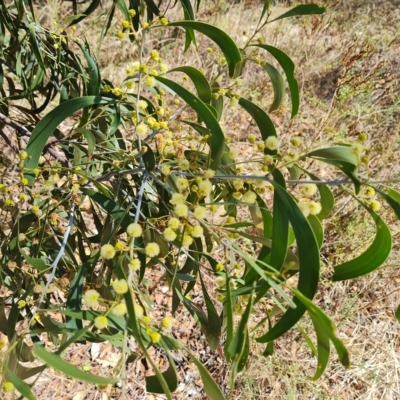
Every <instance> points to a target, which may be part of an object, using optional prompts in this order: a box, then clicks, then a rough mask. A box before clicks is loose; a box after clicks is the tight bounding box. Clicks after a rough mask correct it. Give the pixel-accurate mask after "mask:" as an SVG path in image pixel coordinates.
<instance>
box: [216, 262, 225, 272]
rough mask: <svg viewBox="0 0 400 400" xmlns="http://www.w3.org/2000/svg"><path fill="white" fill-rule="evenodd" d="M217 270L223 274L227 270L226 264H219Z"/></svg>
mask: <svg viewBox="0 0 400 400" xmlns="http://www.w3.org/2000/svg"><path fill="white" fill-rule="evenodd" d="M215 270H216V271H217V272H222V271H224V270H225V267H224V264H221V263H218V264H217V265H216V266H215Z"/></svg>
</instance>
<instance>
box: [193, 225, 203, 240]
mask: <svg viewBox="0 0 400 400" xmlns="http://www.w3.org/2000/svg"><path fill="white" fill-rule="evenodd" d="M203 234H204V230H203V228H202V227H201V226H200V225H196V226H194V227H193V230H192V232H190V235H191V236H192V237H194V238H200V237H202V236H203Z"/></svg>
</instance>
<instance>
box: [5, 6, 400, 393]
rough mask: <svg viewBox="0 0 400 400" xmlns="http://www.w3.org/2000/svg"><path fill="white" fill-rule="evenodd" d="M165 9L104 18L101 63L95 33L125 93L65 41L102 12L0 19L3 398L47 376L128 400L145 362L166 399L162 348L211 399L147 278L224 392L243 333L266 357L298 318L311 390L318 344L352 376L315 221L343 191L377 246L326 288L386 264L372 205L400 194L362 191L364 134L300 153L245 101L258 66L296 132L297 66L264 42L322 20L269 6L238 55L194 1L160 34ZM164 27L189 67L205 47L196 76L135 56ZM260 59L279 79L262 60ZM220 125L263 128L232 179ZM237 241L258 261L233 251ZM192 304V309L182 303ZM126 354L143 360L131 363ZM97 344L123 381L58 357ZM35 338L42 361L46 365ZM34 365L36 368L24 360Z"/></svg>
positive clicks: (323, 359)
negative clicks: (308, 356) (201, 17)
mask: <svg viewBox="0 0 400 400" xmlns="http://www.w3.org/2000/svg"><path fill="white" fill-rule="evenodd" d="M171 6H172V5H171V3H170V2H161V4H159V5H156V4H155V3H154V2H152V1H151V0H144V1H142V2H137V1H130V2H129V4H127V3H125V2H123V1H116V2H114V3H113V4H112V5H111V6H110V8H109V9H107V10H106V11H105V12H104V16H105V18H106V24H105V26H104V29H103V32H102V36H101V37H100V40H99V48H101V43H102V39H103V38H104V36H105V35H106V34H109V35H112V34H114V35H116V36H117V37H118V39H119V40H121V41H129V42H130V43H131V46H132V56H131V57H132V60H131V61H132V62H131V67H129V68H128V69H127V71H124V72H123V73H124V74H125V75H124V76H125V78H124V81H123V85H120V86H116V85H114V84H113V83H112V82H110V81H106V80H104V79H102V77H101V75H102V74H101V68H100V66H99V63H98V62H97V60H96V57H95V56H94V54H93V50H92V49H91V48H90V46H89V44H88V42H87V41H86V40H85V39H84V38H80V37H76V36H74V30H73V28H74V27H75V26H76V25H77V24H80V23H83V22H84V21H86V19H87V18H88V17H89V15H90V14H92V13H94V12H95V11H96V9H98V7H99V2H98V1H96V0H94V1H93V2H91V3H90V5H89V6H88V7H87V8H86V9H84V10H83V11H82V10H79V7H78V3H77V2H75V1H72V9H71V10H70V12H71V14H70V15H67V16H66V17H65V18H64V19H63V20H62V21H59V22H57V23H56V24H54V26H52V27H46V26H44V24H41V23H40V22H39V21H38V19H37V18H36V16H35V11H36V10H35V8H34V6H33V4H32V3H31V2H23V1H20V0H15V1H13V2H10V3H9V4H8V5H5V4H4V3H3V4H2V5H0V11H1V14H0V27H1V35H0V40H1V47H0V48H1V69H0V89H1V94H2V101H1V103H0V107H1V110H0V111H1V114H0V121H1V124H2V127H6V126H7V127H10V128H12V129H13V132H15V133H16V138H14V137H12V136H11V135H7V134H6V133H5V132H6V131H5V129H3V130H2V131H1V132H2V133H1V136H2V138H3V140H4V141H5V142H6V143H7V144H8V145H9V147H10V148H11V150H12V152H13V155H11V156H10V157H9V159H7V158H6V157H4V158H3V159H2V160H3V163H4V164H5V166H6V167H10V165H12V164H14V167H15V170H14V175H12V176H11V177H10V176H9V175H6V174H5V173H4V174H3V175H2V182H1V184H0V192H1V204H0V206H1V210H2V220H3V222H2V225H1V228H0V235H1V253H2V258H1V280H2V281H1V283H2V285H1V287H2V296H1V314H0V318H1V324H0V327H1V328H0V329H1V331H2V333H3V334H4V335H6V337H7V341H4V342H2V343H3V344H2V346H3V347H4V348H5V350H4V362H3V369H2V379H3V390H4V391H11V390H13V387H15V388H16V389H17V390H18V391H19V392H20V393H21V394H22V395H23V396H24V397H26V398H34V396H33V394H32V391H31V388H30V386H29V385H28V384H27V383H25V382H24V380H26V379H27V378H29V377H31V376H34V375H36V374H37V373H39V372H41V371H42V370H43V369H44V368H45V366H46V365H47V366H50V367H53V368H55V369H57V370H59V371H61V372H63V373H64V374H66V375H67V376H69V377H73V378H76V379H79V380H82V381H86V382H90V383H94V384H98V385H107V384H113V383H115V382H116V381H118V380H120V379H121V380H122V391H123V396H125V390H126V387H125V386H126V380H125V379H124V376H125V375H124V371H125V370H126V367H127V364H128V363H130V362H133V361H134V360H136V359H138V358H141V357H145V358H147V360H148V361H149V363H150V365H151V367H152V369H153V371H154V376H148V377H147V379H146V385H147V390H148V391H151V392H156V393H165V394H166V395H167V398H171V392H173V391H174V390H175V389H176V388H177V385H178V379H177V372H176V366H175V362H174V359H173V358H172V356H171V351H176V350H179V351H181V352H186V353H187V354H188V356H189V357H190V359H192V360H193V362H194V364H195V365H196V367H197V368H198V370H199V374H200V376H201V379H202V381H203V384H204V391H205V393H206V394H207V395H208V397H209V398H210V399H223V398H224V395H223V391H222V390H221V388H220V387H219V386H218V385H217V383H216V382H215V381H214V379H213V378H212V376H211V375H210V373H209V371H208V370H207V369H206V367H205V366H204V365H203V364H202V363H201V362H200V361H199V360H198V359H197V358H196V355H195V354H193V353H192V352H191V350H190V348H188V347H187V346H185V345H184V344H182V343H181V342H180V341H179V340H177V339H176V338H175V337H174V329H173V320H172V317H171V316H170V315H169V313H168V315H162V316H157V317H155V316H154V315H153V313H152V306H153V301H152V298H151V296H150V295H149V293H148V290H147V289H148V280H149V276H150V275H149V274H150V272H151V271H153V270H157V268H160V267H161V270H162V273H163V275H162V279H161V280H162V281H164V282H167V284H168V287H169V294H170V296H171V302H170V303H171V304H170V314H171V315H172V316H174V315H175V314H176V313H177V311H178V310H180V309H182V308H185V309H186V310H187V311H188V312H189V313H190V315H191V316H192V317H193V318H194V319H195V320H196V322H197V324H198V325H199V328H200V329H201V332H202V333H203V334H204V336H205V339H206V341H207V343H208V345H209V346H210V348H211V349H213V350H217V349H218V348H219V347H220V346H221V347H222V349H223V353H224V355H225V358H226V362H227V363H228V364H229V366H230V372H231V375H230V384H229V392H230V395H231V396H232V395H233V394H234V385H235V376H236V375H237V374H238V373H240V372H241V371H242V370H243V369H244V368H245V366H246V362H247V359H248V357H249V349H250V341H251V340H253V336H252V334H251V332H256V336H257V337H256V339H255V340H256V341H257V342H259V343H265V344H266V349H265V352H264V354H265V355H266V356H268V355H270V354H272V352H273V347H274V341H275V340H276V339H278V338H279V337H281V336H282V335H284V334H285V333H286V332H288V331H289V330H290V329H292V328H293V327H295V326H296V324H297V322H298V321H299V320H300V319H301V318H302V317H303V316H304V315H305V314H306V313H307V314H308V315H309V316H310V318H311V321H312V323H313V326H314V328H315V334H316V338H317V346H316V347H315V345H314V344H313V342H312V339H311V338H310V337H308V336H307V334H306V332H304V331H303V330H302V331H301V332H302V335H303V336H304V337H305V340H306V342H307V344H308V345H309V346H310V348H311V350H312V352H314V350H315V349H316V352H317V354H318V367H317V371H316V373H315V376H314V379H317V378H318V377H320V376H321V374H322V373H323V372H324V370H325V368H326V366H327V363H328V359H329V353H330V345H331V342H332V344H333V346H334V347H335V349H336V351H337V353H338V355H339V359H340V361H341V362H342V364H343V365H344V366H345V367H348V366H349V363H350V362H349V355H348V352H347V350H346V348H345V346H344V345H343V343H342V341H341V340H340V339H339V338H338V337H337V336H336V334H335V328H334V326H333V324H332V322H331V321H330V319H329V318H328V316H327V315H326V314H325V313H324V312H323V311H322V310H321V309H319V308H318V306H317V305H316V304H315V303H313V301H312V300H313V298H314V296H315V294H316V292H317V289H318V283H319V274H320V248H321V245H322V243H323V241H324V231H323V220H324V219H325V218H327V217H328V216H329V214H330V212H331V211H332V209H333V207H334V195H333V193H332V191H331V189H330V186H332V185H333V186H337V187H338V188H339V191H337V192H336V193H335V194H338V192H346V193H349V194H351V195H352V196H353V197H354V198H356V199H357V201H358V202H359V203H360V204H361V206H362V207H364V208H365V209H366V210H367V212H368V214H369V215H370V216H371V217H372V220H373V222H374V223H375V225H376V236H375V239H374V240H373V242H372V243H371V244H370V246H369V247H368V248H367V249H366V250H365V251H364V252H362V253H361V254H358V255H355V257H354V258H353V259H352V260H349V261H347V262H345V263H344V264H342V265H338V266H336V267H335V268H334V274H333V277H332V279H333V280H334V281H337V280H344V279H350V278H355V277H358V276H361V275H364V274H367V273H370V272H371V271H373V270H375V269H376V268H378V267H379V266H381V265H382V264H383V263H384V261H385V260H386V258H387V257H388V255H389V253H390V250H391V242H392V238H391V234H390V231H389V229H388V228H387V226H386V224H385V222H384V221H383V219H382V218H381V217H380V216H379V215H378V212H379V209H380V207H381V203H380V201H379V200H377V196H380V197H381V198H382V199H383V200H385V201H386V202H387V204H388V205H389V206H390V207H391V208H392V209H393V210H394V212H395V213H396V215H397V216H398V217H399V216H400V194H399V193H398V192H396V191H395V190H393V189H391V188H387V187H384V186H382V185H378V184H374V182H373V179H372V178H371V177H369V176H368V162H369V158H368V157H369V149H368V148H367V147H366V145H365V142H366V139H367V138H366V135H365V134H360V136H359V137H358V138H357V140H356V141H354V142H353V143H344V142H343V143H333V144H332V145H331V146H329V147H322V148H320V147H315V148H312V149H306V148H303V146H302V144H301V142H300V141H299V140H298V138H296V137H295V138H293V139H292V141H291V144H290V145H285V144H283V143H280V140H279V138H278V136H277V132H276V129H275V127H274V124H273V122H272V120H271V119H270V117H269V115H268V113H267V112H266V111H265V110H263V109H262V108H261V107H260V106H259V105H257V104H255V103H253V102H252V101H250V100H249V99H247V98H244V97H242V95H241V94H240V93H241V92H242V89H241V86H244V87H245V82H243V81H242V78H241V76H242V75H243V71H244V70H245V68H246V67H247V65H246V64H249V63H256V64H258V65H260V67H262V69H263V70H265V72H266V73H267V74H268V75H269V77H270V78H271V81H272V86H273V90H274V93H273V101H272V105H271V107H270V108H269V111H268V112H273V111H275V110H278V109H279V108H280V107H281V106H282V104H283V102H284V99H285V96H286V93H285V79H284V77H283V75H282V72H281V71H283V73H284V75H285V76H286V80H287V83H288V89H289V92H290V96H291V103H292V109H291V117H295V115H296V114H297V112H298V109H299V88H298V83H297V80H296V78H295V74H294V64H293V62H292V61H291V59H290V58H289V56H288V55H286V54H285V53H284V52H282V51H281V50H279V49H277V48H275V47H273V46H271V45H267V44H265V43H264V40H263V38H262V37H261V36H259V33H260V31H261V30H262V29H263V28H265V26H266V25H267V24H268V23H270V22H273V21H275V23H279V22H276V21H279V20H280V19H282V18H287V17H294V16H301V15H308V14H321V13H322V12H324V9H323V8H320V7H318V6H316V5H314V4H308V5H302V6H297V7H295V8H293V9H292V10H290V11H289V12H287V13H285V14H283V15H281V16H280V17H278V18H275V19H273V20H270V16H271V11H270V5H269V1H265V5H264V9H263V11H262V14H261V15H260V20H259V25H258V27H257V28H256V30H255V32H254V33H253V34H252V35H249V36H248V41H247V44H246V45H245V46H244V47H243V48H238V47H237V45H236V44H235V42H234V41H233V39H232V38H231V37H230V36H228V35H227V34H226V33H225V32H224V31H222V30H221V29H219V28H217V27H216V26H213V25H210V24H207V23H204V22H200V21H196V20H195V13H196V10H197V9H198V8H199V6H200V4H199V2H196V3H195V4H192V3H190V2H189V1H184V0H182V1H181V2H180V3H179V4H178V3H177V4H175V5H174V7H180V8H181V11H183V17H184V19H182V20H177V21H174V22H170V21H169V20H168V18H169V15H170V14H171V15H175V14H173V12H174V9H171V8H170V7H171ZM116 17H117V18H118V22H117V24H116V25H115V26H113V24H114V18H116ZM162 29H164V30H172V29H182V30H184V32H185V46H184V50H185V51H187V50H188V49H189V48H190V47H191V46H192V47H193V46H194V47H195V46H196V43H197V39H196V38H197V37H198V36H200V35H204V36H206V37H207V38H208V40H209V41H210V43H212V45H211V46H210V47H209V48H208V53H209V57H210V58H209V60H208V61H210V62H209V63H208V64H205V65H206V67H205V68H204V69H202V70H200V69H196V68H194V67H192V66H187V65H186V66H181V67H177V68H172V69H169V68H168V65H167V64H166V63H165V61H164V60H162V58H161V57H162V56H163V54H162V50H160V52H161V54H159V49H158V50H157V49H152V50H151V51H149V52H147V50H146V49H147V45H148V43H153V41H152V38H153V37H157V34H158V32H159V31H160V30H162ZM195 48H196V47H195ZM267 56H270V57H271V58H272V59H273V60H274V61H272V62H273V63H274V65H273V64H272V63H270V62H267V61H265V60H264V58H266V57H267ZM227 109H228V111H229V112H231V113H241V112H243V111H244V112H245V113H246V114H248V115H249V116H250V117H251V118H252V120H253V122H254V126H255V127H257V128H258V131H259V133H257V134H249V135H248V137H247V140H248V141H249V142H250V143H253V144H254V155H253V156H252V157H251V159H250V160H247V161H246V162H245V163H243V165H242V157H241V155H240V152H239V144H238V143H233V142H232V140H231V137H230V135H229V132H224V129H223V126H222V125H223V124H222V123H221V121H222V118H223V112H224V111H225V112H227ZM15 139H16V140H15ZM321 164H325V165H327V166H328V167H329V168H332V169H333V170H335V171H337V172H338V173H339V174H341V176H343V174H344V175H345V176H346V178H345V179H341V178H340V179H339V178H338V180H335V181H329V182H325V181H321V180H320V179H319V178H318V176H317V173H318V172H317V171H318V170H317V171H316V168H314V169H313V170H311V167H309V166H310V165H311V166H314V165H321ZM249 242H250V243H251V249H252V250H250V248H248V247H246V245H245V243H249ZM216 249H222V250H223V251H222V254H223V256H221V255H218V256H217V252H216V251H215V250H216ZM254 249H256V250H255V251H256V254H255V256H254V254H252V253H251V251H254ZM218 254H221V253H220V252H219V253H218ZM293 278H295V279H293ZM209 279H211V280H212V282H213V286H209V284H208V281H209ZM206 282H207V284H206ZM293 282H296V283H297V285H296V287H293ZM158 283H159V282H152V284H154V285H157V284H158ZM196 288H197V290H198V288H200V289H201V292H202V298H203V305H202V306H200V305H199V304H197V303H196V302H194V301H193V300H192V298H191V294H192V293H193V291H195V290H196ZM215 288H216V289H215ZM214 289H215V290H216V292H215V293H216V298H217V301H215V299H214V293H212V292H211V291H214ZM62 298H64V299H65V301H62ZM265 308H267V309H268V310H269V311H268V312H267V313H265V318H264V319H263V320H262V321H261V322H260V323H258V324H257V326H256V327H254V321H252V319H251V316H252V313H253V311H254V310H255V309H265ZM250 328H252V330H251V332H250ZM28 338H30V339H31V342H32V343H30V342H29V345H28V344H27V343H28V342H27V339H28ZM129 338H133V339H134V340H135V343H136V344H137V352H134V351H132V350H131V349H130V348H129V347H128V339H129ZM91 341H92V342H101V341H110V342H111V343H112V344H113V345H115V346H116V347H120V348H121V349H122V361H121V373H120V371H115V376H110V377H99V376H96V375H94V374H91V373H89V372H85V371H82V370H80V369H79V368H77V367H76V366H74V365H72V364H70V363H68V362H66V361H65V360H64V359H63V358H62V353H63V352H64V351H65V350H66V349H67V348H68V347H69V346H70V345H72V344H73V343H81V342H91ZM45 342H47V343H49V342H51V343H52V345H49V346H48V349H46V348H45ZM151 346H153V347H155V348H157V349H159V351H162V352H163V353H164V354H165V355H166V357H167V358H168V361H169V367H168V369H167V370H166V371H163V372H161V371H160V370H159V369H158V367H157V365H156V364H155V362H154V361H153V360H152V358H151V356H150V353H149V347H151ZM35 359H39V360H41V361H43V363H44V364H43V366H39V367H35V368H28V367H25V366H23V364H21V363H23V362H25V361H32V360H35Z"/></svg>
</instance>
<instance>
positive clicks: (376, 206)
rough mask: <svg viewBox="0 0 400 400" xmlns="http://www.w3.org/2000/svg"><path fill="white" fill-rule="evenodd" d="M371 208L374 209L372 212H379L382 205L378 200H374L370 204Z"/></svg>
mask: <svg viewBox="0 0 400 400" xmlns="http://www.w3.org/2000/svg"><path fill="white" fill-rule="evenodd" d="M369 206H370V207H371V208H372V211H375V212H377V211H379V210H380V209H381V207H382V205H381V203H380V202H379V201H378V200H372V201H371V202H370V203H369Z"/></svg>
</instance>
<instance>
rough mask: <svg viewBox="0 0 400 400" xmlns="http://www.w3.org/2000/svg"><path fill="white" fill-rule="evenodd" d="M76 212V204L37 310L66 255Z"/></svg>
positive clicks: (70, 213) (72, 208) (72, 206)
mask: <svg viewBox="0 0 400 400" xmlns="http://www.w3.org/2000/svg"><path fill="white" fill-rule="evenodd" d="M74 211H75V204H72V205H71V210H70V212H69V220H68V227H67V229H66V231H65V234H64V239H63V241H62V244H61V248H60V251H59V252H58V254H57V257H56V259H55V260H54V262H53V264H52V270H51V274H50V276H49V277H48V279H47V283H46V286H45V287H44V289H43V292H42V294H41V296H40V299H39V302H38V306H37V309H40V308H41V305H42V302H43V299H44V296H46V294H47V290H48V288H49V286H50V284H51V283H52V282H53V279H54V277H55V276H56V271H57V266H58V263H59V261H60V260H61V257H62V256H63V255H64V252H65V248H66V246H67V241H68V237H69V234H70V232H71V229H72V225H73V223H74ZM34 319H35V314H34V315H33V317H32V319H31V320H30V322H29V326H30V325H31V323H32V322H33V320H34Z"/></svg>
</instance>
